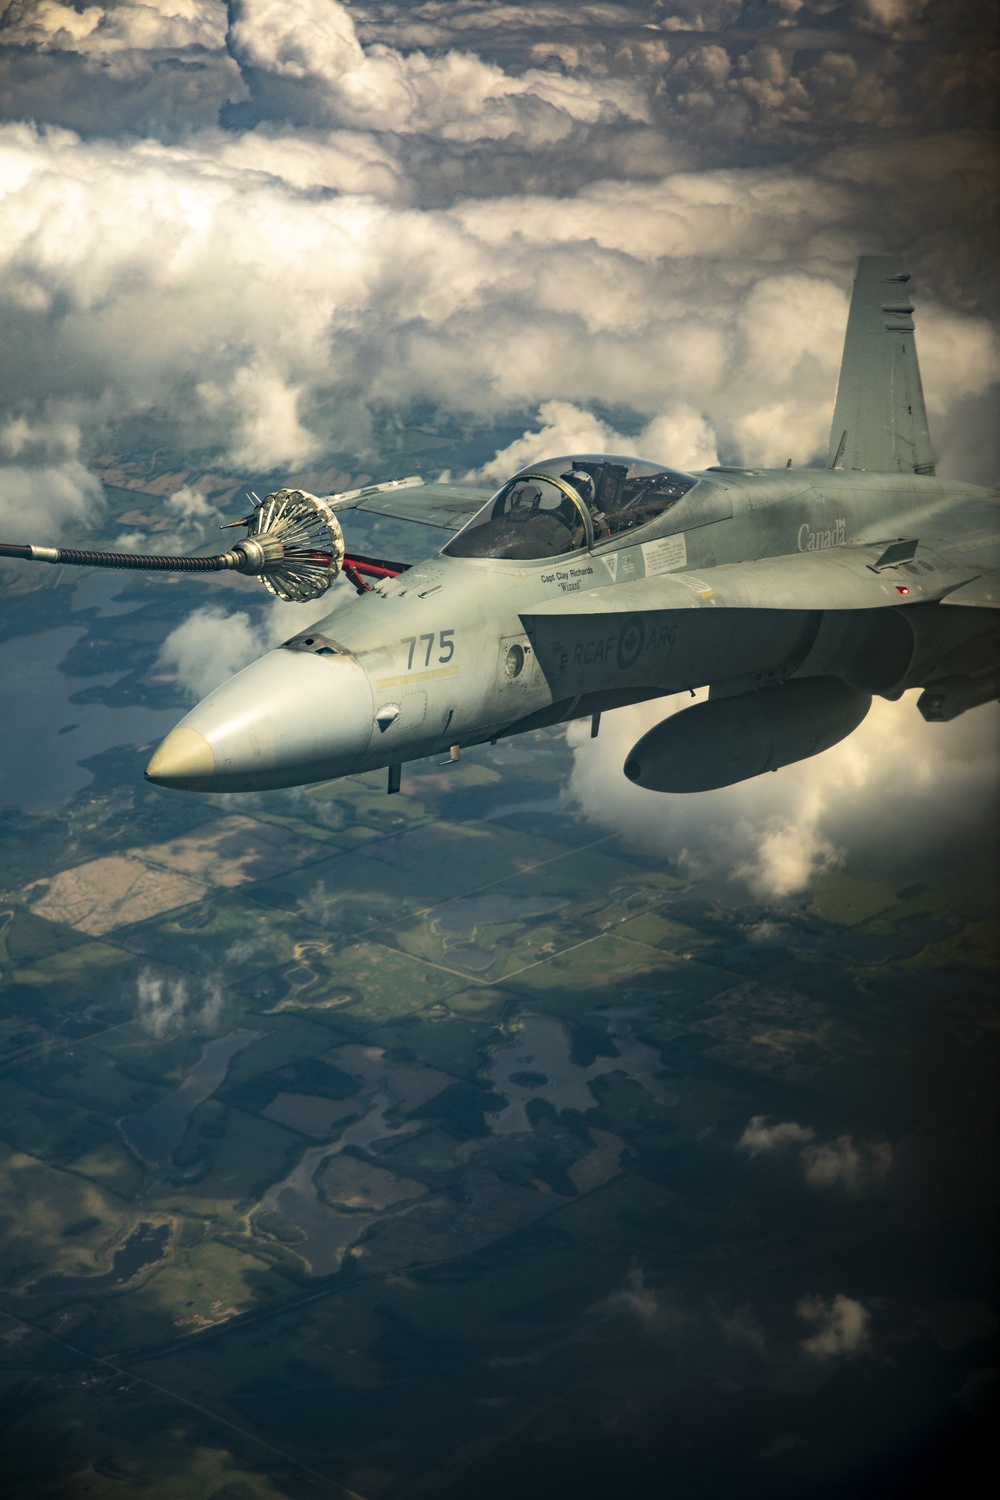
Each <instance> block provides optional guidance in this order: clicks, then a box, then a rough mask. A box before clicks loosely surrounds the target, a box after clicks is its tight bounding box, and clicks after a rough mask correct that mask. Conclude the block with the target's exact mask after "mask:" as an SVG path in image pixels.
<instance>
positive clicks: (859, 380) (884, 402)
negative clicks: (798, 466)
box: [826, 255, 934, 474]
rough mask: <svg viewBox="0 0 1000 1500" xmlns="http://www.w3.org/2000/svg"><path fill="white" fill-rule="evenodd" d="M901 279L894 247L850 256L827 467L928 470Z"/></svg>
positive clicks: (906, 278) (931, 458) (909, 316)
mask: <svg viewBox="0 0 1000 1500" xmlns="http://www.w3.org/2000/svg"><path fill="white" fill-rule="evenodd" d="M909 279H910V278H909V276H907V275H906V274H905V272H904V271H903V270H902V262H901V258H900V257H899V256H898V255H862V256H859V258H858V268H857V271H856V272H855V276H854V291H853V293H852V295H851V310H850V313H849V314H848V318H847V337H846V338H845V340H844V354H843V358H842V360H841V364H840V380H839V382H838V385H837V401H836V405H835V406H834V409H833V426H832V428H831V429H830V450H829V453H828V454H827V460H826V466H827V468H828V469H873V470H875V471H876V472H881V473H900V474H933V473H934V454H933V452H932V450H931V439H930V434H929V432H928V430H927V412H926V411H925V409H924V392H923V387H922V386H921V384H920V367H919V365H918V364H917V346H916V343H915V342H914V337H913V317H912V313H913V308H912V306H911V305H910V299H909V297H908V295H907V291H906V283H907V282H908V281H909Z"/></svg>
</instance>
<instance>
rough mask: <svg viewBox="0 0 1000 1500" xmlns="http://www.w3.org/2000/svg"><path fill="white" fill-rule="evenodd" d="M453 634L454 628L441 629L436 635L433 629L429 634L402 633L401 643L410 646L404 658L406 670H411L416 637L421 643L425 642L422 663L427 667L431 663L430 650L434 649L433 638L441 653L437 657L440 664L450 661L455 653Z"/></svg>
mask: <svg viewBox="0 0 1000 1500" xmlns="http://www.w3.org/2000/svg"><path fill="white" fill-rule="evenodd" d="M454 635H455V632H454V630H441V631H439V632H438V634H437V637H435V635H434V632H433V631H431V632H430V634H429V635H422V636H419V637H418V636H415V635H404V636H403V637H402V639H401V644H402V645H404V646H409V648H410V650H409V654H408V655H407V658H406V670H407V671H408V672H411V671H412V670H413V657H414V653H415V652H416V649H417V641H418V639H419V640H420V641H421V643H423V642H424V641H426V642H427V649H426V651H425V652H424V663H423V664H424V666H425V667H429V666H430V664H431V652H432V651H433V649H434V641H435V639H436V640H437V643H438V646H439V647H440V651H441V654H440V656H439V657H438V661H439V662H441V664H442V665H444V663H445V662H449V661H451V659H452V657H453V656H454V655H455V641H454V639H453V637H454Z"/></svg>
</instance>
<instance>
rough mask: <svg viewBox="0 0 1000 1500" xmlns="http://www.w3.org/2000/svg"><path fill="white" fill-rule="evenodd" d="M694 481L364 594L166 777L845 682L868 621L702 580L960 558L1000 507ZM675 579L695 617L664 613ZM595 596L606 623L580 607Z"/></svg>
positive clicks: (228, 696) (809, 482)
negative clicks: (853, 628)
mask: <svg viewBox="0 0 1000 1500" xmlns="http://www.w3.org/2000/svg"><path fill="white" fill-rule="evenodd" d="M694 477H695V478H696V479H697V483H695V484H694V486H693V488H691V489H689V490H688V492H687V493H686V494H684V496H683V498H682V499H680V500H679V502H677V503H676V504H675V505H673V507H672V508H671V509H669V510H668V511H666V512H665V513H664V514H662V515H660V516H658V517H657V518H656V519H654V520H652V521H651V522H649V523H648V524H645V525H641V526H638V527H637V528H636V529H634V530H629V531H625V532H623V533H619V534H618V535H615V536H612V537H610V538H609V539H607V540H604V541H601V540H599V539H598V540H593V541H592V545H590V546H587V547H586V548H583V549H581V550H576V551H573V552H568V553H566V554H564V555H561V556H559V555H557V556H547V557H543V558H532V559H512V558H504V557H463V556H449V555H447V554H446V553H442V554H439V555H437V556H432V557H429V558H427V559H426V560H425V561H424V562H422V563H420V564H418V565H417V566H415V567H412V568H410V569H408V570H407V571H406V572H405V573H403V574H402V575H401V576H400V577H399V578H396V579H391V580H387V581H385V582H382V583H380V584H379V585H378V586H377V587H375V588H373V589H371V590H369V591H367V592H365V593H364V594H363V595H361V596H354V597H352V598H350V599H348V600H347V601H346V602H345V603H343V604H342V605H341V606H340V607H339V608H337V609H335V610H333V611H332V612H331V613H329V614H327V615H326V616H324V617H323V618H322V619H320V620H318V621H317V622H316V624H315V626H314V627H312V628H311V629H310V630H308V631H303V632H301V633H300V634H299V635H297V636H295V637H294V638H293V639H291V640H290V641H287V642H286V643H285V644H284V645H282V646H281V647H279V648H278V649H276V650H274V651H271V652H269V653H268V654H267V655H266V656H264V657H262V658H260V659H259V660H258V661H256V662H254V663H252V664H251V665H250V666H249V667H247V668H246V669H245V670H244V671H242V672H240V673H238V674H237V675H236V676H235V677H233V678H231V679H230V680H229V681H228V682H226V683H224V684H223V685H222V686H221V687H220V688H218V689H217V690H216V691H215V692H214V693H212V694H211V695H210V696H209V697H208V698H206V699H205V700H204V701H203V702H201V703H199V704H198V706H197V707H196V708H195V709H193V710H192V711H191V713H189V714H188V715H187V717H186V718H185V719H184V720H183V721H182V723H181V724H180V725H179V726H178V728H177V730H175V731H173V732H172V734H171V735H170V736H168V738H167V739H166V740H165V741H164V743H163V745H162V746H161V747H160V750H158V751H157V753H156V755H154V757H153V760H152V761H151V762H150V765H149V768H148V771H147V775H148V776H149V778H150V779H151V780H153V781H157V782H160V783H162V784H164V785H169V786H175V787H179V788H184V789H190V790H200V791H219V792H229V791H254V790H262V789H267V788H274V787H282V786H293V785H300V784H306V783H310V782H317V781H323V780H329V779H333V778H336V777H338V776H344V775H348V774H351V773H353V772H357V771H366V770H372V769H376V768H378V767H385V766H394V765H399V764H401V763H403V762H405V761H410V760H418V759H421V758H423V757H426V756H432V755H438V756H439V755H441V754H442V753H445V752H447V751H448V750H449V748H450V747H453V746H467V745H473V744H477V743H482V742H484V741H487V740H491V739H495V738H497V737H499V736H502V735H507V734H513V733H520V732H523V731H525V730H527V729H531V728H535V727H538V726H540V725H544V724H548V723H556V722H560V721H562V720H566V719H571V718H575V717H579V716H582V715H590V714H594V713H599V712H601V711H602V710H604V709H611V708H614V707H618V706H622V705H624V704H627V703H632V702H638V701H641V700H643V699H648V698H652V697H658V696H661V695H665V694H670V693H675V692H679V691H682V690H684V689H687V688H697V687H701V686H703V685H704V684H706V683H707V684H713V685H718V684H722V685H726V684H733V685H735V687H736V689H738V688H739V685H740V684H746V685H748V686H754V685H756V686H760V685H766V684H767V683H770V682H778V681H782V680H784V679H785V678H786V677H789V676H794V675H820V674H822V673H824V672H830V671H831V670H833V671H836V670H839V667H838V662H839V663H840V664H841V665H842V664H843V660H845V659H846V658H845V657H844V652H845V650H846V649H847V648H846V647H845V645H844V640H845V639H846V633H847V632H848V626H849V623H850V622H849V621H848V618H847V617H848V615H849V614H850V613H851V611H850V610H849V609H846V608H845V609H844V610H841V611H839V612H838V611H834V612H833V613H834V615H836V614H837V613H839V614H840V615H841V616H842V619H841V620H839V621H837V620H835V621H834V623H833V625H832V626H831V625H830V624H829V622H827V625H826V628H825V629H824V628H823V627H824V616H825V615H829V613H830V612H829V610H825V611H824V610H823V609H820V608H816V609H811V608H809V607H808V602H807V603H806V605H805V606H804V607H802V606H800V607H795V608H789V607H783V606H781V604H780V601H778V607H775V608H769V607H768V601H767V600H766V599H761V600H758V601H756V604H755V607H754V608H753V609H745V610H732V609H719V608H715V607H714V600H713V598H712V588H711V586H710V582H707V581H706V580H705V579H704V578H703V577H702V575H703V574H705V573H710V572H711V570H713V569H716V568H720V567H724V566H725V565H738V564H741V563H744V562H747V561H751V560H759V559H762V558H780V557H787V556H794V555H797V554H803V553H815V552H825V551H828V550H830V549H835V548H840V547H847V546H851V545H858V544H865V543H876V542H881V541H890V540H892V539H893V538H896V537H900V536H912V537H919V538H921V539H927V540H930V541H931V542H934V541H937V542H939V543H941V544H945V543H947V544H948V545H950V546H954V545H955V540H956V537H957V536H960V534H961V532H962V531H963V529H968V530H973V529H977V528H981V527H982V526H983V525H984V524H987V519H988V518H995V517H996V512H997V503H998V502H997V497H996V495H995V494H994V493H992V492H990V491H987V490H983V489H980V488H978V487H976V486H972V485H962V484H955V483H949V482H945V481H941V480H938V479H935V478H932V477H926V476H922V475H916V474H911V473H905V474H896V473H892V474H874V473H873V474H868V473H864V472H857V471H851V472H842V471H837V470H833V471H831V470H809V469H806V470H798V471H792V470H778V471H766V470H750V469H740V470H736V469H733V470H721V469H717V470H710V471H707V472H706V473H704V474H700V475H697V476H694ZM668 576H669V577H670V578H671V579H672V580H673V584H672V587H673V593H674V596H675V597H680V596H678V594H677V587H676V586H678V585H679V586H681V588H682V591H683V599H684V602H685V605H686V606H687V607H683V608H679V607H665V605H664V601H663V597H662V595H663V580H664V579H665V578H666V577H668ZM623 585H629V586H630V589H629V595H628V597H629V598H630V599H632V600H634V601H636V602H635V603H634V605H632V606H630V607H629V608H628V609H627V610H624V611H623V610H622V609H621V608H616V607H615V605H614V600H615V597H616V596H615V591H616V590H619V589H620V588H621V587H622V586H623ZM341 587H344V585H341ZM597 591H600V592H597ZM904 592H905V590H904ZM592 593H593V594H594V609H593V611H592V612H591V611H590V610H589V609H588V607H587V603H586V601H585V600H584V599H582V598H581V597H580V596H585V595H588V594H592ZM618 597H625V596H624V595H619V596H618ZM918 597H919V596H918ZM609 600H610V601H611V602H610V604H609ZM560 601H562V602H563V604H564V605H565V606H566V607H565V609H563V608H561V606H560ZM921 607H924V608H928V609H932V608H935V607H936V606H934V605H927V606H921ZM952 613H954V612H952ZM840 626H843V629H840ZM838 653H839V655H838ZM862 654H863V653H862ZM870 686H871V689H872V690H874V691H881V690H883V688H882V685H881V684H880V683H878V682H873V683H872V684H870ZM887 686H890V687H893V688H896V687H897V684H896V683H895V682H893V683H892V684H888V685H887Z"/></svg>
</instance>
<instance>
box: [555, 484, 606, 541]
mask: <svg viewBox="0 0 1000 1500" xmlns="http://www.w3.org/2000/svg"><path fill="white" fill-rule="evenodd" d="M559 478H560V479H564V480H565V481H566V483H567V484H571V485H572V486H573V488H574V489H575V490H576V493H577V494H578V495H579V496H580V499H581V500H582V501H583V503H584V505H585V506H586V507H587V509H588V511H589V512H590V519H591V520H592V521H593V523H594V536H595V537H599V536H605V535H607V534H608V533H609V527H608V521H607V517H606V516H605V514H604V512H603V511H602V510H601V508H600V507H599V505H598V504H597V490H596V488H595V485H594V480H593V477H592V476H591V475H590V474H588V473H587V471H586V469H569V470H567V472H566V473H565V474H560V476H559Z"/></svg>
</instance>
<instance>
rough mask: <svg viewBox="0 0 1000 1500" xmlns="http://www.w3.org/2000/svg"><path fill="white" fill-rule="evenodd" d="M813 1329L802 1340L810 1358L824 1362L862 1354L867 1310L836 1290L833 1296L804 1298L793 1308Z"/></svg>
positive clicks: (866, 1338)
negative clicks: (813, 1330)
mask: <svg viewBox="0 0 1000 1500" xmlns="http://www.w3.org/2000/svg"><path fill="white" fill-rule="evenodd" d="M796 1311H797V1312H798V1315H799V1317H800V1318H802V1319H803V1320H804V1321H805V1322H806V1323H811V1324H813V1326H814V1327H815V1329H816V1332H815V1333H813V1334H810V1335H809V1337H808V1338H805V1339H803V1340H802V1349H803V1352H804V1353H805V1354H807V1355H808V1356H809V1358H810V1359H816V1360H820V1361H825V1360H828V1359H836V1358H840V1357H847V1356H848V1355H852V1354H862V1353H863V1352H864V1351H865V1350H866V1349H867V1348H868V1345H869V1332H868V1325H869V1321H870V1318H869V1313H868V1310H867V1309H866V1308H865V1306H864V1304H863V1303H861V1302H857V1301H855V1299H854V1298H853V1297H845V1296H844V1295H843V1293H841V1292H838V1293H837V1295H836V1296H835V1297H832V1298H829V1299H827V1298H825V1297H803V1298H802V1300H801V1302H800V1303H799V1304H798V1307H797V1309H796Z"/></svg>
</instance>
